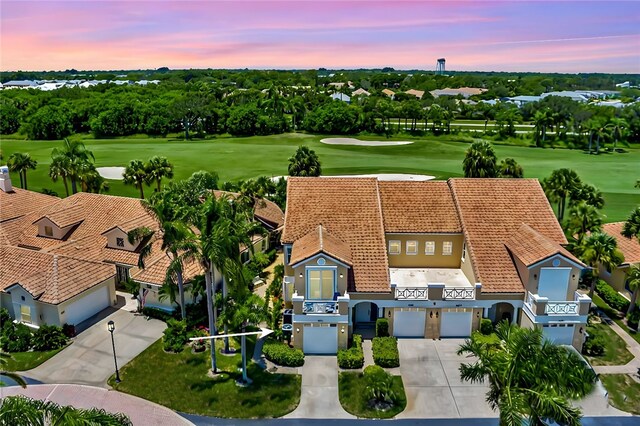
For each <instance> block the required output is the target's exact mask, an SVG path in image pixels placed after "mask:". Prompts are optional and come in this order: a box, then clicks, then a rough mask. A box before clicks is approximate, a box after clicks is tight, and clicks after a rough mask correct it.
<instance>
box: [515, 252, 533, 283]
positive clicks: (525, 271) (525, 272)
mask: <svg viewBox="0 0 640 426" xmlns="http://www.w3.org/2000/svg"><path fill="white" fill-rule="evenodd" d="M513 263H514V264H515V265H516V270H517V271H518V275H519V276H520V281H522V285H523V286H524V288H527V286H528V285H529V277H530V274H529V268H527V266H526V265H525V264H524V263H522V262H521V261H520V259H518V258H517V257H515V256H513Z"/></svg>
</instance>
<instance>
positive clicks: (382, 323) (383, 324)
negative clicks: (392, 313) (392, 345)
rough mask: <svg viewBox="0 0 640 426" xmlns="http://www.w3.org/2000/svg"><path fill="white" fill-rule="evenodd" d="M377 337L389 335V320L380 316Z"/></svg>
mask: <svg viewBox="0 0 640 426" xmlns="http://www.w3.org/2000/svg"><path fill="white" fill-rule="evenodd" d="M376 337H389V320H388V319H386V318H378V319H377V320H376Z"/></svg>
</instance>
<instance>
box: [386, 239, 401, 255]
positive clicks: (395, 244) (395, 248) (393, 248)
mask: <svg viewBox="0 0 640 426" xmlns="http://www.w3.org/2000/svg"><path fill="white" fill-rule="evenodd" d="M401 250H402V243H401V242H400V241H395V240H391V241H389V254H400V251H401Z"/></svg>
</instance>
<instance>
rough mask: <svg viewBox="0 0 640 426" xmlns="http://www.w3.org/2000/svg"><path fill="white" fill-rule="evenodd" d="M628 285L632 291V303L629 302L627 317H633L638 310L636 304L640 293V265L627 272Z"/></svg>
mask: <svg viewBox="0 0 640 426" xmlns="http://www.w3.org/2000/svg"><path fill="white" fill-rule="evenodd" d="M627 285H628V286H629V290H631V301H630V302H629V309H628V310H627V315H631V313H632V312H633V310H634V309H635V308H636V302H637V300H638V293H639V292H640V264H637V263H636V264H635V265H632V266H631V267H630V268H629V271H627Z"/></svg>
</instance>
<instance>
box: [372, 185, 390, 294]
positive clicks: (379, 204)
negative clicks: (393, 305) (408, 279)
mask: <svg viewBox="0 0 640 426" xmlns="http://www.w3.org/2000/svg"><path fill="white" fill-rule="evenodd" d="M373 179H374V184H375V189H376V200H377V202H378V215H379V216H380V229H381V231H382V238H383V239H384V238H385V235H386V232H385V229H384V216H383V214H382V198H381V197H380V181H379V180H378V179H377V178H373ZM385 246H386V243H385ZM385 252H386V247H385ZM385 259H386V264H387V266H386V268H385V273H386V275H387V283H388V284H389V288H391V276H390V275H389V258H388V257H387V256H386V253H385Z"/></svg>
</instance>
